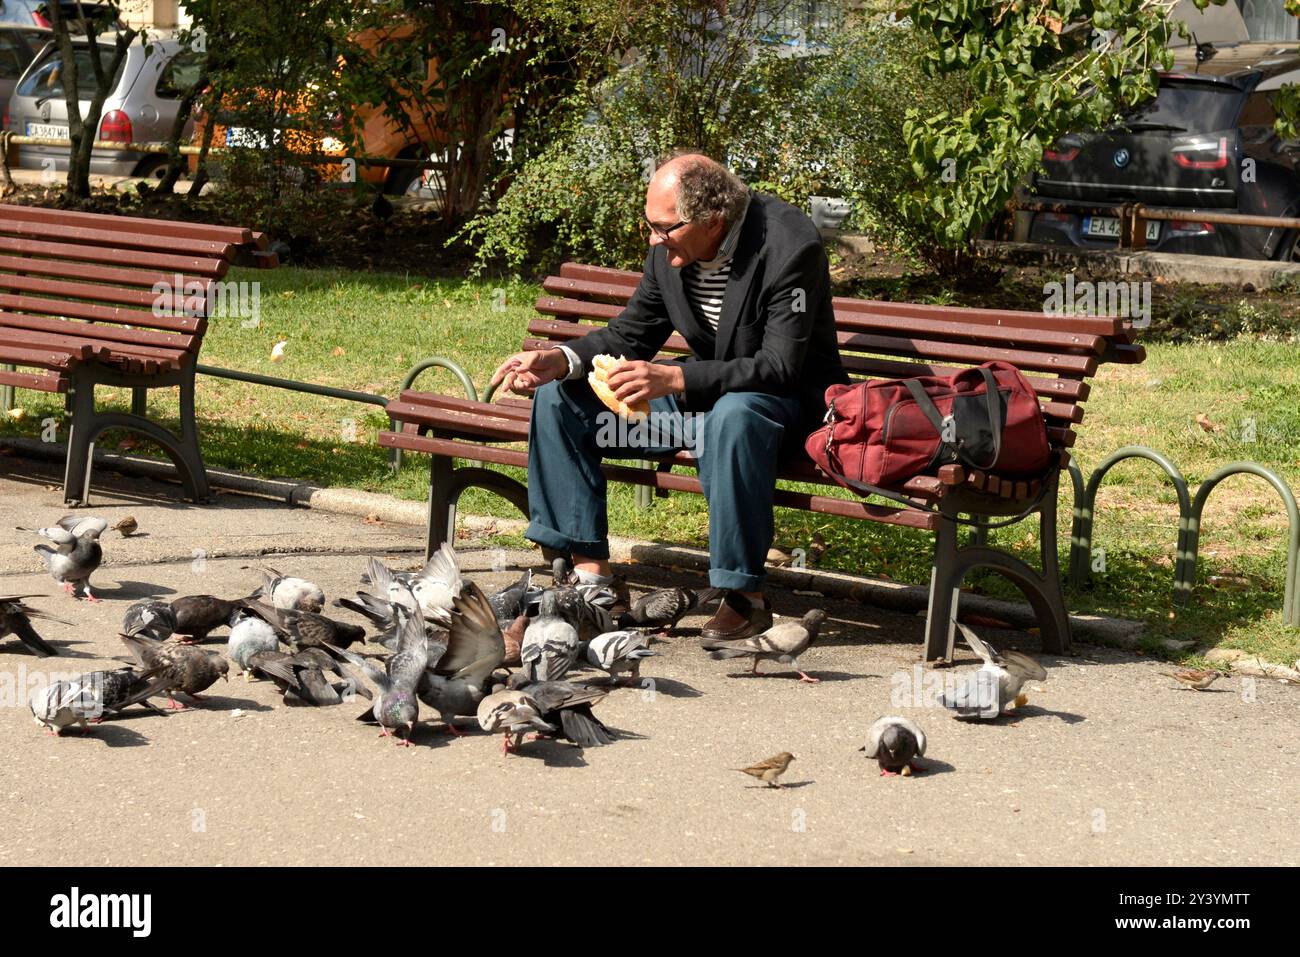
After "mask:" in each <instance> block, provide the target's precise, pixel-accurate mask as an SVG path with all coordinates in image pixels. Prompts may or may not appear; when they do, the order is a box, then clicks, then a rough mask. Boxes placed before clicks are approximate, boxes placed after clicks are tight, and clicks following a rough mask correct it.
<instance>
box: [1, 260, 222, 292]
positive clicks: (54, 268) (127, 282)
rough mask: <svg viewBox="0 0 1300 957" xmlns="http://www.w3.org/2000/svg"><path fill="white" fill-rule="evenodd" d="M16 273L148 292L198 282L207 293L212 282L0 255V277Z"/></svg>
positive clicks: (149, 271) (181, 286) (174, 275)
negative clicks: (126, 287)
mask: <svg viewBox="0 0 1300 957" xmlns="http://www.w3.org/2000/svg"><path fill="white" fill-rule="evenodd" d="M15 273H21V274H26V275H41V276H59V277H62V278H67V279H77V280H89V281H91V282H101V283H112V284H114V285H118V286H142V287H144V288H146V289H151V288H153V287H154V286H155V285H156V284H158V283H166V284H167V285H168V286H172V287H175V288H177V289H184V288H185V287H186V285H189V284H191V283H197V284H198V285H199V286H201V287H202V288H203V289H204V290H206V289H207V288H208V286H209V285H210V284H211V280H210V278H209V277H207V276H194V275H189V276H187V275H185V274H184V273H176V272H162V271H159V270H150V269H123V268H120V267H114V266H96V265H94V264H92V263H80V262H73V261H70V260H66V259H33V258H31V257H29V256H5V255H0V277H3V276H5V275H6V274H15Z"/></svg>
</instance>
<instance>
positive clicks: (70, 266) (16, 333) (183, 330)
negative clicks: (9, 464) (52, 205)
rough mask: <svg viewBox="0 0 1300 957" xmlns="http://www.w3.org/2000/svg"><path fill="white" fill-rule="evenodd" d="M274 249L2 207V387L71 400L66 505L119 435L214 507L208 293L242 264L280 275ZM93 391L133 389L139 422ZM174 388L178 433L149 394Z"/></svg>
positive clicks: (171, 225) (230, 237)
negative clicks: (201, 370)
mask: <svg viewBox="0 0 1300 957" xmlns="http://www.w3.org/2000/svg"><path fill="white" fill-rule="evenodd" d="M266 247H267V241H266V238H265V236H263V235H261V234H255V233H253V232H252V231H251V230H248V229H236V228H231V227H226V226H204V225H200V224H194V223H181V222H172V221H167V220H154V219H139V218H134V217H126V216H108V215H100V214H96V213H77V212H67V211H63V210H55V209H42V208H38V207H29V206H0V385H3V386H6V387H9V388H13V387H17V388H23V389H35V390H38V391H41V392H58V393H64V394H65V395H66V396H67V399H66V406H67V409H68V411H69V412H70V413H71V421H70V426H69V432H68V446H67V447H68V454H67V465H66V469H65V473H64V485H63V491H64V497H65V499H66V501H67V502H68V504H70V505H76V504H81V503H83V502H85V501H86V500H87V498H88V496H89V494H90V472H91V458H92V456H93V454H94V443H95V439H96V437H98V435H99V434H100V433H101V432H103V431H104V430H105V429H110V428H122V429H128V430H132V431H135V432H139V433H142V434H144V435H146V436H148V437H149V438H151V439H153V440H154V441H156V442H157V443H158V444H159V445H161V446H162V448H163V449H164V450H165V451H166V452H167V454H168V455H169V456H170V457H171V459H172V461H173V462H175V464H176V467H177V469H178V470H179V472H180V475H181V478H182V480H183V481H184V483H185V488H186V491H187V492H188V494H189V495H190V496H191V497H192V498H193V499H194V500H195V501H203V500H206V499H207V498H208V497H209V494H208V483H207V475H206V473H205V471H204V467H203V457H202V455H201V454H200V452H199V442H198V431H197V428H196V426H195V422H194V372H195V364H196V362H197V361H198V355H199V348H200V346H201V345H202V343H203V334H204V332H205V331H206V328H207V324H208V318H209V316H208V312H209V309H210V306H211V303H212V299H213V297H210V296H209V292H210V291H211V287H212V285H213V284H214V283H216V282H218V281H220V280H221V278H222V277H223V276H224V275H225V274H226V271H227V270H228V269H229V268H230V266H231V264H232V263H234V262H236V261H237V260H238V261H240V262H247V263H252V264H256V265H260V266H267V267H270V266H274V265H276V257H275V255H274V253H269V252H265V250H266ZM159 283H162V284H164V285H165V288H166V291H165V292H162V293H159V292H156V291H155V288H156V287H157V284H159ZM158 288H162V287H158ZM96 386H118V387H125V388H129V389H131V390H132V393H131V395H132V401H131V411H130V413H125V412H99V411H96V408H95V387H96ZM172 386H178V387H179V388H180V433H179V434H175V433H173V432H171V431H169V430H168V429H166V428H164V427H163V426H161V425H159V424H158V423H157V422H154V421H151V420H149V419H148V418H146V414H145V411H146V400H147V394H148V390H149V389H162V388H169V387H172Z"/></svg>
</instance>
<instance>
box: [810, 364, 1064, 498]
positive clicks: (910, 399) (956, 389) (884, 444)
mask: <svg viewBox="0 0 1300 957" xmlns="http://www.w3.org/2000/svg"><path fill="white" fill-rule="evenodd" d="M826 405H827V409H826V418H825V420H824V421H825V425H823V426H822V427H821V428H820V429H818V430H817V431H816V432H814V433H813V434H812V435H810V436H808V439H807V442H806V443H805V447H806V448H807V450H808V455H809V456H810V457H811V458H812V460H813V461H814V462H816V463H817V465H818V466H819V467H820V468H821V470H822V471H823V472H825V473H826V474H827V475H828V476H830V477H831V478H832V479H834V480H835V481H836V482H839V483H840V484H841V485H843V486H844V487H845V488H848V489H852V490H854V491H856V492H859V493H861V494H879V495H885V496H886V497H887V498H891V499H897V500H899V501H905V500H906V499H905V497H903V496H900V495H899V494H898V493H897V491H896V489H897V487H898V486H900V485H902V484H903V483H904V482H906V481H907V480H908V479H911V478H914V477H915V476H918V475H932V474H934V473H935V472H936V470H937V469H938V468H939V466H941V465H947V464H949V463H954V462H957V463H961V464H963V465H967V466H969V467H971V468H973V469H978V470H980V471H984V472H992V473H994V474H996V475H998V476H999V477H1001V476H1006V477H1009V478H1041V477H1043V475H1044V473H1046V471H1047V470H1048V468H1049V466H1050V465H1051V463H1052V460H1053V455H1052V451H1051V449H1050V447H1049V446H1048V444H1047V428H1046V426H1045V425H1044V422H1043V412H1042V409H1041V408H1040V407H1039V404H1038V398H1037V396H1035V395H1034V389H1033V386H1031V385H1030V384H1029V381H1028V380H1027V379H1026V378H1025V377H1024V375H1023V374H1022V373H1021V372H1020V370H1019V369H1017V368H1016V367H1015V366H1013V365H1011V364H1010V363H1009V362H986V363H984V365H982V366H979V367H977V368H972V369H963V370H961V371H960V372H957V373H955V374H954V375H951V376H921V377H918V378H915V379H873V380H869V381H866V382H857V383H853V384H850V385H833V386H831V387H830V388H829V389H827V390H826ZM891 488H892V489H894V490H895V491H892V492H891V491H890V489H891ZM908 504H912V503H910V502H908Z"/></svg>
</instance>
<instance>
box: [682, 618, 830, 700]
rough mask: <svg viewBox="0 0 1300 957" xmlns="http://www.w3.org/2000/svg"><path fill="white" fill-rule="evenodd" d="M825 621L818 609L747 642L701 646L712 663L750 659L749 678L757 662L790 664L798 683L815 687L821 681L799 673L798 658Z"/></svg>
mask: <svg viewBox="0 0 1300 957" xmlns="http://www.w3.org/2000/svg"><path fill="white" fill-rule="evenodd" d="M825 620H826V612H824V611H822V610H821V609H820V608H814V609H813V610H812V611H810V612H808V613H807V614H806V615H804V616H803V618H802V619H801V620H799V621H794V620H793V619H786V620H785V621H781V622H778V623H777V624H775V625H773V626H772V627H771V628H769V629H768V630H767V631H765V632H763V633H762V634H761V635H751V636H750V637H748V638H738V639H735V640H729V641H718V640H714V641H709V640H706V641H704V642H703V647H704V650H705V651H707V652H708V653H709V657H710V658H712V659H713V660H714V661H722V660H724V659H726V658H744V657H746V656H747V655H752V656H753V658H754V667H753V669H752V671H751V674H758V673H759V672H758V663H759V661H760V660H768V661H779V662H781V663H782V664H792V665H794V668H795V671H798V672H799V680H800V681H806V682H808V683H809V684H816V683H817V682H819V681H820V680H821V679H820V678H813V677H810V676H809V675H807V674H805V673H804V672H803V671H802V670H801V669H800V667H799V656H800V655H802V654H803V653H804V651H805V650H806V649H807V648H808V646H809V645H811V644H812V643H813V642H814V641H816V640H817V632H818V630H819V629H820V628H821V626H822V622H823V621H825Z"/></svg>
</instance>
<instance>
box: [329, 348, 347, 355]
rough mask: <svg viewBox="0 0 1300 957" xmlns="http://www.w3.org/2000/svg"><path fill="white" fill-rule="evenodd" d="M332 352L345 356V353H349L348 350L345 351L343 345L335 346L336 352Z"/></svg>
mask: <svg viewBox="0 0 1300 957" xmlns="http://www.w3.org/2000/svg"><path fill="white" fill-rule="evenodd" d="M332 354H333V355H336V356H345V355H347V352H346V351H344V349H343V347H342V346H335V347H334V352H333V353H332Z"/></svg>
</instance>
